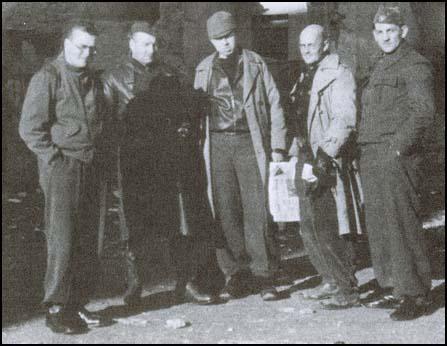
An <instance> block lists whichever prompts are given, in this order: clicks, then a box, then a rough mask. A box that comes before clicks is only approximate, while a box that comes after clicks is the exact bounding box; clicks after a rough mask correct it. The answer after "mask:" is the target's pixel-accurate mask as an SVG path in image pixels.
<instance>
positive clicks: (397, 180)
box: [360, 144, 431, 297]
mask: <svg viewBox="0 0 447 346" xmlns="http://www.w3.org/2000/svg"><path fill="white" fill-rule="evenodd" d="M417 161H418V160H417V157H406V156H400V157H398V156H397V154H396V153H393V152H390V150H389V149H388V145H386V144H370V145H364V146H363V147H362V157H361V166H360V167H361V177H362V185H363V191H364V195H365V212H366V226H367V231H368V239H369V245H370V250H371V259H372V264H373V267H374V274H375V276H376V279H377V281H378V282H379V284H380V286H381V287H384V288H385V287H393V288H394V295H395V296H397V297H400V296H403V295H408V296H418V295H425V294H427V293H428V291H429V290H430V287H431V276H430V264H429V260H428V257H427V250H426V245H425V241H424V234H423V231H422V223H421V220H420V218H419V217H418V211H419V210H420V201H419V196H418V193H417V191H416V187H417V185H418V181H417V180H418V179H417V176H418V174H417V167H415V165H417Z"/></svg>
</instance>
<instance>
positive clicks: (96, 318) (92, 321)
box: [77, 307, 113, 327]
mask: <svg viewBox="0 0 447 346" xmlns="http://www.w3.org/2000/svg"><path fill="white" fill-rule="evenodd" d="M77 313H78V315H79V317H80V318H81V319H82V320H83V321H84V322H85V323H86V324H87V325H88V326H89V327H106V326H110V325H112V324H113V321H112V320H110V319H107V318H105V317H103V316H101V315H99V314H97V313H94V312H91V311H88V310H87V309H86V308H85V307H81V308H79V309H78V310H77Z"/></svg>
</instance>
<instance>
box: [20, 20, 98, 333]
mask: <svg viewBox="0 0 447 346" xmlns="http://www.w3.org/2000/svg"><path fill="white" fill-rule="evenodd" d="M96 36H97V33H96V31H95V28H94V26H93V25H92V24H90V23H88V22H83V21H77V22H74V23H71V24H70V25H69V26H68V28H67V31H66V32H65V35H64V40H63V51H62V52H61V53H60V55H59V56H58V57H57V58H56V59H55V60H53V61H51V62H50V63H48V64H46V65H44V66H43V68H42V69H41V70H40V71H39V72H37V73H36V74H35V75H34V76H33V78H32V79H31V82H30V84H29V87H28V91H27V94H26V98H25V101H24V105H23V110H22V115H21V120H20V126H19V132H20V136H21V137H22V139H23V140H24V141H25V143H26V144H27V146H28V147H29V148H30V149H31V150H32V151H33V152H34V153H35V154H36V155H37V158H38V165H39V177H40V185H41V187H42V190H43V192H44V195H45V222H46V227H45V228H46V229H45V235H46V240H47V251H48V257H47V272H46V275H45V297H44V300H43V304H44V305H45V306H46V307H47V308H48V311H47V315H46V324H47V326H48V327H49V328H50V329H51V330H52V331H53V332H55V333H64V334H77V333H82V332H85V331H87V330H88V325H94V326H100V325H104V323H105V320H103V319H101V318H100V317H99V316H97V315H95V314H92V313H90V312H89V311H87V310H86V309H85V308H84V305H86V304H87V303H88V299H89V296H90V295H91V293H92V288H93V283H94V278H95V271H96V269H97V268H98V261H97V247H96V240H97V236H98V225H99V194H98V187H99V186H100V184H99V179H100V178H101V171H102V169H101V164H100V162H101V149H100V147H101V144H100V142H101V141H102V139H103V136H102V127H103V119H102V116H101V108H102V107H101V104H100V95H101V92H102V88H101V86H100V84H99V83H98V78H97V77H96V75H95V73H94V72H93V71H92V70H91V69H90V68H89V65H90V62H91V60H92V58H93V53H94V52H95V43H96Z"/></svg>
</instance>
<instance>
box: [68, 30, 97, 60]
mask: <svg viewBox="0 0 447 346" xmlns="http://www.w3.org/2000/svg"><path fill="white" fill-rule="evenodd" d="M95 42H96V36H94V35H90V34H89V33H87V32H85V31H83V30H82V29H74V30H73V32H72V33H71V36H70V37H68V38H66V39H65V40H64V56H65V60H66V61H67V63H68V64H69V65H71V66H73V67H76V68H84V67H86V66H87V65H88V64H89V63H90V62H91V61H92V59H93V57H94V55H95V54H96V46H95Z"/></svg>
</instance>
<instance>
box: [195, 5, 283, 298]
mask: <svg viewBox="0 0 447 346" xmlns="http://www.w3.org/2000/svg"><path fill="white" fill-rule="evenodd" d="M207 31H208V37H209V40H210V41H211V43H212V45H213V46H214V48H215V49H216V52H215V53H213V54H212V55H210V56H208V57H207V58H205V59H204V60H203V61H202V62H201V63H200V64H199V65H198V67H197V68H196V77H195V88H197V89H202V90H204V91H205V92H207V93H208V95H210V96H211V97H212V99H213V100H214V102H213V104H212V110H211V112H210V114H209V115H208V117H207V118H206V124H205V126H204V128H205V129H206V134H205V138H206V139H205V141H204V155H205V161H206V169H207V178H208V196H209V198H210V202H211V205H212V208H213V214H214V216H215V219H216V220H217V222H218V224H219V226H220V228H221V230H222V231H223V234H224V237H225V243H226V244H225V246H224V247H223V248H220V249H217V257H218V262H219V266H220V268H221V269H222V271H223V272H224V274H225V276H226V282H227V283H226V286H225V288H224V290H223V291H222V293H221V297H223V298H227V299H231V298H233V297H237V296H243V295H245V294H248V293H249V292H252V289H253V288H254V286H257V287H260V288H261V296H262V298H263V299H264V300H273V299H276V298H277V292H276V290H275V289H274V286H273V279H272V277H273V273H274V270H275V263H274V260H273V258H274V247H273V244H274V243H273V241H272V239H271V234H270V229H269V214H268V211H267V208H266V205H267V203H266V202H267V201H266V198H267V196H266V184H267V180H268V177H267V172H268V163H269V161H270V160H273V161H281V160H283V155H284V150H285V147H286V127H285V122H284V115H283V110H282V108H281V105H280V97H279V93H278V90H277V87H276V84H275V82H274V80H273V78H272V75H271V74H270V72H269V70H268V68H267V66H266V64H265V62H264V61H263V60H262V58H261V57H260V56H259V55H258V54H256V53H254V52H252V51H249V50H247V49H241V48H240V47H239V46H238V42H237V37H238V35H237V26H236V22H235V19H234V17H233V16H232V15H231V14H230V13H228V12H224V11H221V12H217V13H215V14H213V15H212V16H211V17H210V18H209V19H208V21H207ZM252 274H254V276H252ZM252 279H254V280H252ZM255 283H256V284H255ZM258 284H260V286H258Z"/></svg>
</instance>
